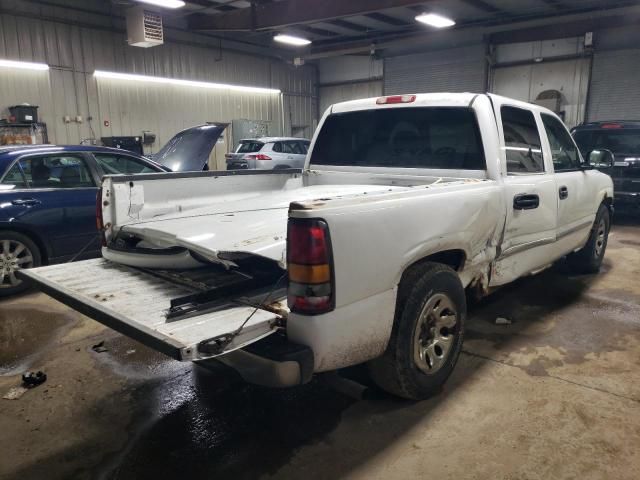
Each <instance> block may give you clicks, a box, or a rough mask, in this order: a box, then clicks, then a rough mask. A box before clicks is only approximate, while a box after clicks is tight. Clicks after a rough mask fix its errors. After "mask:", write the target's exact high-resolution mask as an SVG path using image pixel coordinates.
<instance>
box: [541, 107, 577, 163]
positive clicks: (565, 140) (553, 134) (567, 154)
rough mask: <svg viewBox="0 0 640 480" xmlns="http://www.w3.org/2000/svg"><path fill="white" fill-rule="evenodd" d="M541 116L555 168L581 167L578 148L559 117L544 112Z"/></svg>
mask: <svg viewBox="0 0 640 480" xmlns="http://www.w3.org/2000/svg"><path fill="white" fill-rule="evenodd" d="M541 116H542V123H543V125H544V130H545V131H546V132H547V138H548V139H549V146H550V147H551V158H552V159H553V168H554V170H556V171H559V170H577V169H578V168H580V155H578V149H577V148H576V146H575V144H574V143H573V140H572V139H571V135H569V132H567V129H566V128H564V125H562V123H560V121H559V120H558V119H557V118H555V117H552V116H551V115H544V114H542V115H541Z"/></svg>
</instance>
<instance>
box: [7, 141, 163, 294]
mask: <svg viewBox="0 0 640 480" xmlns="http://www.w3.org/2000/svg"><path fill="white" fill-rule="evenodd" d="M167 171H169V169H168V168H167V167H165V166H163V165H160V164H158V163H155V162H153V161H151V160H149V159H147V158H144V157H140V156H138V155H136V154H133V153H131V152H127V151H124V150H117V149H112V148H106V147H91V146H78V145H76V146H62V147H59V146H54V145H34V146H19V147H18V146H12V147H0V296H4V295H10V294H12V293H16V292H18V291H20V290H22V289H23V288H24V287H23V285H22V284H21V282H20V280H18V279H17V278H16V276H15V271H16V270H17V269H19V268H31V267H37V266H39V265H45V264H53V263H61V262H65V261H68V260H72V259H76V258H90V257H95V256H98V255H99V254H100V241H99V236H98V231H97V229H96V218H95V217H96V195H97V192H98V187H99V185H100V180H101V178H102V176H103V175H112V174H132V173H154V172H167Z"/></svg>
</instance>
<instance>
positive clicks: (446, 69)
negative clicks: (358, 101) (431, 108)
mask: <svg viewBox="0 0 640 480" xmlns="http://www.w3.org/2000/svg"><path fill="white" fill-rule="evenodd" d="M486 78H487V74H486V61H485V47H484V45H473V46H469V47H458V48H450V49H446V50H437V51H433V52H427V53H420V54H415V55H405V56H400V57H389V58H386V59H385V62H384V93H385V95H393V94H400V93H428V92H484V91H485V90H486Z"/></svg>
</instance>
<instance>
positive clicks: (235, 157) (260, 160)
mask: <svg viewBox="0 0 640 480" xmlns="http://www.w3.org/2000/svg"><path fill="white" fill-rule="evenodd" d="M310 143H311V142H309V140H306V139H304V138H293V137H261V138H247V139H244V140H240V143H239V144H238V147H237V148H236V151H235V152H233V153H227V154H226V155H225V158H226V160H227V170H238V169H258V170H274V169H278V168H303V167H304V160H305V158H306V156H307V150H308V149H309V144H310Z"/></svg>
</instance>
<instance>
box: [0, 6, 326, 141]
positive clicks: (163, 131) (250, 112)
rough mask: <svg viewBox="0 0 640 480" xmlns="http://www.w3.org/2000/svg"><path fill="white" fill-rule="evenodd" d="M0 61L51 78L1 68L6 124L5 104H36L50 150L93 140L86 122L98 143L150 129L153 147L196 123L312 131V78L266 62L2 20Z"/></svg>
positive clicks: (309, 72) (66, 26) (0, 104)
mask: <svg viewBox="0 0 640 480" xmlns="http://www.w3.org/2000/svg"><path fill="white" fill-rule="evenodd" d="M0 58H8V59H13V60H25V61H37V62H45V63H48V64H49V65H50V67H51V69H50V70H49V72H32V71H26V70H25V71H18V70H10V69H6V68H2V69H0V111H1V113H2V116H5V115H6V113H7V112H6V111H4V109H5V108H6V107H7V106H9V105H13V104H16V103H23V102H28V103H31V104H35V105H39V106H40V110H39V113H40V116H41V118H42V120H43V121H45V122H47V125H48V129H49V138H50V141H52V142H55V143H60V144H63V143H78V142H80V141H81V140H82V139H85V138H91V137H93V133H92V131H91V128H90V126H89V124H88V123H87V121H86V119H87V117H88V116H93V118H94V121H93V122H92V124H93V129H94V131H95V136H96V137H98V138H99V137H101V136H111V135H136V134H140V133H141V132H142V131H143V130H151V131H153V132H155V133H157V134H158V140H157V143H156V146H155V148H158V147H159V146H161V145H162V143H163V142H164V141H166V140H168V138H169V137H170V136H171V135H173V134H174V133H175V132H176V131H177V130H180V129H181V128H184V127H186V126H190V125H194V124H197V123H201V122H204V121H219V122H231V120H233V119H234V118H248V119H255V120H269V121H271V123H272V125H273V132H272V133H273V134H282V133H285V134H289V133H290V129H291V127H292V126H300V127H305V128H306V129H307V130H308V131H309V132H310V133H311V132H313V129H314V128H315V126H316V122H317V118H316V117H317V85H316V72H315V69H314V68H313V67H309V66H307V67H301V68H295V67H293V66H289V65H286V64H284V63H283V62H279V61H277V60H273V59H269V58H265V57H260V56H254V55H246V54H242V53H236V52H229V51H225V50H219V49H216V48H206V47H202V46H195V45H187V44H180V43H171V42H167V43H165V45H162V46H159V47H154V48H150V49H142V48H136V47H129V46H128V45H127V44H126V41H125V35H124V34H123V33H119V32H116V31H112V30H109V29H98V28H86V27H84V26H76V25H72V24H70V23H62V22H53V21H45V20H37V19H30V18H27V17H24V16H14V15H0ZM96 69H98V70H109V71H118V72H125V73H137V74H142V75H154V76H162V77H173V78H184V79H189V80H202V81H210V82H219V83H231V84H235V85H247V86H258V87H268V88H278V89H281V90H282V92H283V100H281V99H280V98H279V96H278V95H273V94H253V93H242V94H239V93H233V94H232V93H230V92H228V91H219V90H208V89H194V88H187V87H177V86H168V85H151V84H146V83H133V82H123V81H117V80H106V79H100V80H98V81H97V79H95V78H94V76H93V72H94V70H96ZM282 105H284V120H285V122H284V127H285V132H282V124H283V110H282ZM65 115H69V116H71V117H75V116H76V115H82V117H83V118H84V119H85V121H84V122H83V123H81V124H77V123H70V124H65V123H64V122H63V117H64V116H65ZM105 120H108V121H109V122H110V126H109V127H105V125H104V122H105ZM310 133H309V134H310Z"/></svg>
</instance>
